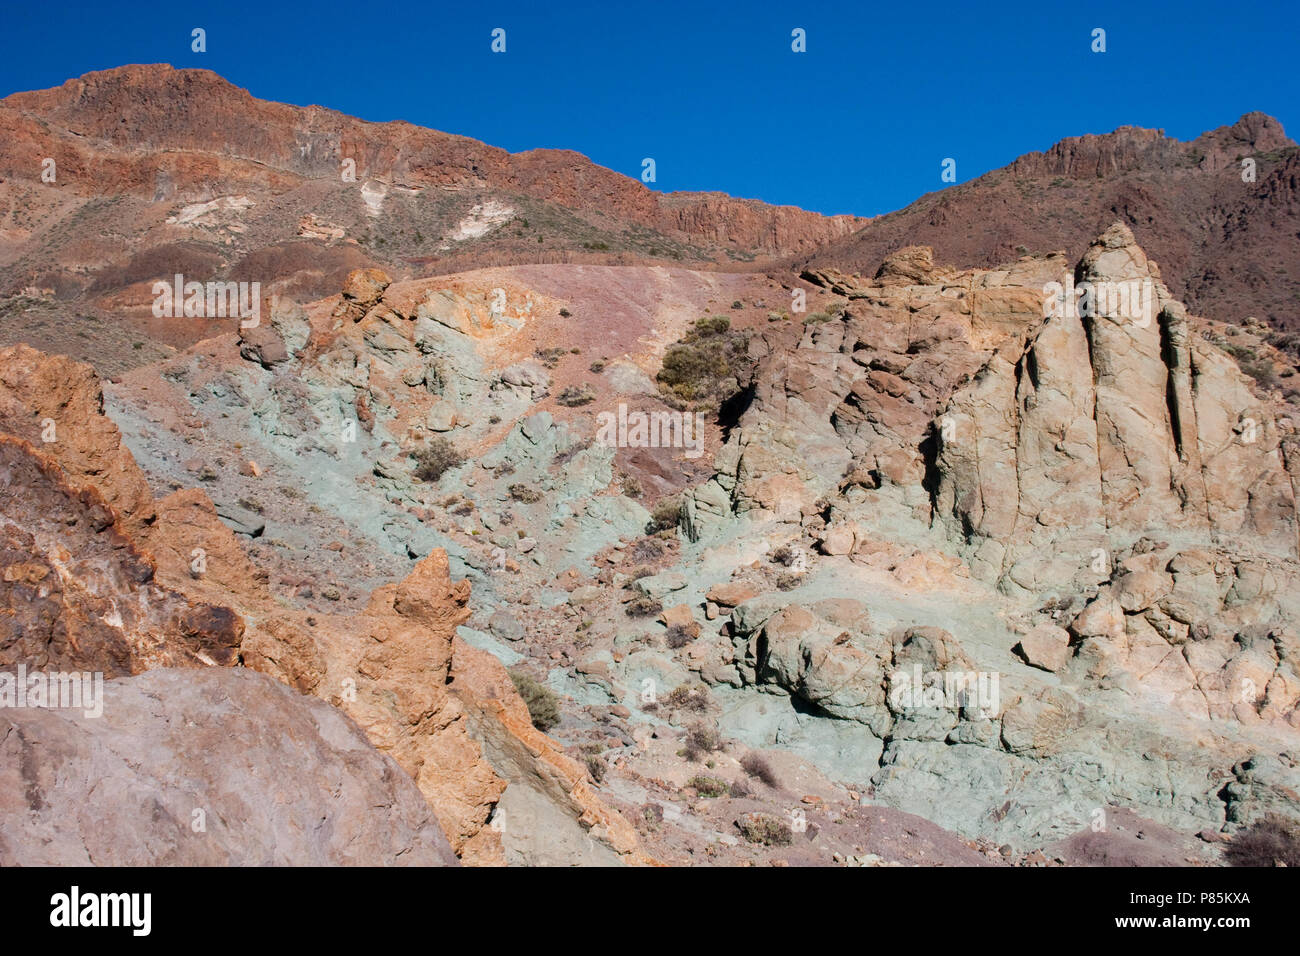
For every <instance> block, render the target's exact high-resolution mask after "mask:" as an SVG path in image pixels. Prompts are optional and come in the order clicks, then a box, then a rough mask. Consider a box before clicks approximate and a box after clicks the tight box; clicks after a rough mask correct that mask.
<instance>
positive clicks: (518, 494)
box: [506, 482, 542, 505]
mask: <svg viewBox="0 0 1300 956" xmlns="http://www.w3.org/2000/svg"><path fill="white" fill-rule="evenodd" d="M506 490H507V491H508V492H509V493H510V497H511V498H513V499H514V500H515V501H518V502H519V503H520V504H525V505H535V504H537V502H539V501H541V500H542V493H541V492H540V491H538V490H537V489H536V488H534V487H533V486H532V485H525V484H523V483H522V482H516V483H515V484H513V485H511V486H510V487H509V488H508V489H506Z"/></svg>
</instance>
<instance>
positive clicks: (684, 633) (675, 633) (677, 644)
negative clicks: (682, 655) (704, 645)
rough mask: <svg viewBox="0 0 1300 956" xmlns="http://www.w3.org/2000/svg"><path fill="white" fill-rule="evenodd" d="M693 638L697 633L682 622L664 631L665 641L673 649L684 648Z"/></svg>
mask: <svg viewBox="0 0 1300 956" xmlns="http://www.w3.org/2000/svg"><path fill="white" fill-rule="evenodd" d="M693 640H695V635H694V634H692V633H691V632H690V631H688V630H687V629H686V628H684V627H682V626H681V625H680V624H674V625H673V626H672V627H670V628H668V630H667V631H666V632H665V633H664V643H666V644H667V645H668V646H669V647H670V648H672V649H673V650H678V649H680V648H683V647H685V646H686V645H687V644H689V643H690V642H691V641H693Z"/></svg>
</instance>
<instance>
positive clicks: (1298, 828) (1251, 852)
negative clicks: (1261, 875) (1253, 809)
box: [1223, 814, 1300, 867]
mask: <svg viewBox="0 0 1300 956" xmlns="http://www.w3.org/2000/svg"><path fill="white" fill-rule="evenodd" d="M1223 855H1224V857H1225V858H1226V859H1227V861H1228V863H1229V865H1231V866H1286V867H1295V866H1300V823H1296V822H1295V821H1294V820H1288V819H1287V818H1286V817H1282V816H1278V815H1276V814H1270V815H1269V816H1266V817H1264V818H1263V819H1262V820H1257V821H1256V822H1254V823H1252V824H1251V825H1250V826H1248V827H1246V828H1245V829H1244V830H1241V831H1239V832H1238V833H1237V835H1236V836H1234V837H1233V838H1232V842H1231V843H1229V844H1228V846H1227V849H1225V850H1224V851H1223Z"/></svg>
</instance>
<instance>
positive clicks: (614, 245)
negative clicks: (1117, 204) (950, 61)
mask: <svg viewBox="0 0 1300 956" xmlns="http://www.w3.org/2000/svg"><path fill="white" fill-rule="evenodd" d="M0 144H2V145H0V210H2V213H0V266H2V267H3V268H4V273H5V286H4V289H3V291H4V292H5V293H7V294H10V295H12V294H15V293H18V292H21V291H22V290H24V289H32V290H35V294H36V296H37V297H39V296H40V295H41V294H42V293H41V290H50V291H49V293H46V295H48V296H49V297H51V298H52V299H54V300H57V301H58V302H60V303H76V305H74V306H72V308H70V309H68V311H77V310H78V309H79V310H81V311H88V310H92V309H102V310H104V313H105V315H111V317H112V320H113V321H115V322H122V321H123V320H127V321H133V322H134V323H135V327H137V328H139V329H142V330H144V331H145V332H147V333H148V334H147V335H140V336H137V338H144V339H150V340H153V341H161V342H165V343H168V344H172V345H188V344H191V343H192V342H194V341H196V340H197V339H198V338H202V337H203V336H204V335H207V334H212V332H213V331H214V330H215V328H216V326H215V325H213V324H205V323H202V322H192V323H189V324H188V325H181V324H178V323H174V322H167V323H162V322H157V321H151V319H152V317H151V315H150V313H149V309H148V305H149V304H150V303H151V302H152V300H153V295H152V293H150V292H149V287H150V285H151V284H152V282H153V281H154V280H155V279H156V278H157V277H159V276H164V275H166V276H171V275H174V274H176V273H180V274H188V275H191V276H193V277H195V278H199V279H201V280H202V281H207V280H210V279H216V278H222V279H234V280H245V281H260V282H261V283H262V284H263V292H264V293H265V294H267V295H270V294H272V293H274V292H283V293H287V294H291V295H294V296H297V297H299V298H303V297H306V298H316V297H319V296H322V295H327V294H330V293H332V292H334V291H336V290H337V289H338V288H339V286H340V285H341V283H342V280H343V278H344V276H346V275H347V273H348V272H349V271H350V270H352V269H355V268H360V267H364V266H367V265H380V266H383V267H384V268H385V269H387V270H388V271H389V272H390V273H392V274H394V275H396V276H410V275H420V274H429V273H431V272H450V271H456V270H458V269H465V268H473V267H475V266H478V265H488V264H497V263H504V262H513V263H517V262H528V261H538V262H558V261H570V260H574V261H590V262H606V261H662V262H670V263H671V262H682V261H684V262H691V263H697V264H698V263H714V262H720V263H734V264H744V263H752V262H755V261H760V260H761V261H770V260H772V259H773V258H777V257H782V256H787V255H791V254H795V253H798V252H801V251H806V250H810V249H812V248H814V247H815V246H818V245H820V244H822V243H824V242H825V241H826V240H828V239H830V238H832V237H835V236H840V235H844V234H845V233H847V232H848V231H849V230H850V229H851V228H852V227H853V226H855V225H857V224H858V223H859V222H860V221H861V220H858V219H857V218H855V217H851V216H841V217H830V218H828V217H825V216H821V215H818V214H816V213H810V212H806V211H804V210H801V209H796V208H793V207H775V206H769V205H767V204H765V203H761V202H757V201H751V200H744V199H734V198H732V197H729V196H725V195H723V194H720V193H718V194H713V193H708V194H703V193H659V192H653V191H651V190H650V189H648V188H647V187H646V186H645V185H644V184H642V183H641V182H640V181H638V180H634V179H630V178H628V177H626V176H622V175H620V174H618V173H615V172H612V171H611V170H607V169H604V168H602V167H599V166H596V165H594V164H593V163H591V162H590V161H589V160H587V159H586V158H585V157H583V156H580V155H579V154H577V153H573V152H567V151H561V150H546V149H539V150H530V151H527V152H523V153H517V154H512V153H508V152H506V151H505V150H501V149H496V148H494V147H491V146H487V145H484V144H483V143H479V142H477V141H475V140H471V139H467V138H465V137H461V136H453V135H449V134H446V133H440V132H438V131H436V130H428V129H422V128H420V127H416V126H412V125H411V124H409V123H401V122H393V123H368V122H364V121H362V120H357V119H353V118H351V117H348V116H344V115H343V114H340V113H336V112H334V111H332V110H327V109H323V108H321V107H316V106H313V107H295V106H287V105H284V104H279V103H270V102H266V101H262V100H257V99H255V98H253V97H252V96H250V95H249V94H248V93H247V92H246V91H244V90H241V89H238V88H237V87H235V86H233V85H231V84H230V83H228V82H226V81H225V80H223V79H222V78H221V77H219V76H217V75H216V74H213V73H211V72H208V71H206V70H175V69H172V68H171V67H169V66H165V65H153V66H126V67H121V68H119V69H114V70H106V71H103V72H98V73H89V74H87V75H85V76H83V77H81V78H79V79H76V80H70V81H68V82H67V83H65V84H64V85H63V86H62V87H59V88H57V89H51V90H44V91H38V92H32V93H15V94H13V95H11V96H9V97H6V98H5V99H4V100H2V101H0ZM46 160H50V161H52V162H53V164H54V165H53V167H52V168H53V170H54V175H55V180H54V182H53V183H46V182H45V181H43V180H42V175H43V173H45V172H46V169H47V166H46V165H45V164H46Z"/></svg>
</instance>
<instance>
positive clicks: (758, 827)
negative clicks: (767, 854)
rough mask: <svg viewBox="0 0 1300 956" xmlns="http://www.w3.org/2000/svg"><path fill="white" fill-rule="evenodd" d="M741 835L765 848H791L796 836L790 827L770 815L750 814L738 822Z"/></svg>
mask: <svg viewBox="0 0 1300 956" xmlns="http://www.w3.org/2000/svg"><path fill="white" fill-rule="evenodd" d="M736 826H737V827H738V828H739V829H740V835H741V836H743V837H744V838H745V839H746V840H748V841H749V842H750V843H761V844H762V845H763V846H789V845H790V843H791V842H792V841H793V840H794V834H793V833H792V832H791V830H790V827H789V825H788V824H787V823H786V822H785V821H784V820H781V819H780V818H778V817H774V816H772V815H771V814H770V813H750V814H746V815H745V816H743V817H741V818H740V819H739V820H737V821H736Z"/></svg>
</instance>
